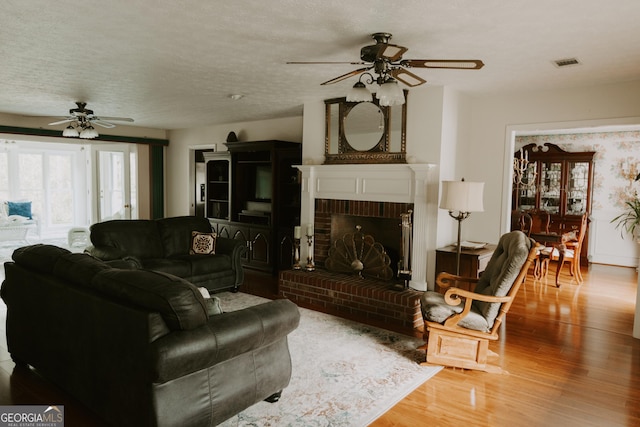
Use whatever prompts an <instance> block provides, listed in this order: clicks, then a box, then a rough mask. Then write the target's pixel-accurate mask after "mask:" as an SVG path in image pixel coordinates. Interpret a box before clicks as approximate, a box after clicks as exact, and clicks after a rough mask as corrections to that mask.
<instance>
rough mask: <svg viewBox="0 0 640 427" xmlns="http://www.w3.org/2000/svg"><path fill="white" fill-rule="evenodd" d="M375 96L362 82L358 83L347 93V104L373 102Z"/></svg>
mask: <svg viewBox="0 0 640 427" xmlns="http://www.w3.org/2000/svg"><path fill="white" fill-rule="evenodd" d="M371 101H373V95H372V94H371V92H369V89H367V87H366V86H365V84H364V83H362V82H360V81H359V82H357V83H356V84H354V85H353V87H352V88H351V90H350V91H349V92H348V93H347V102H371Z"/></svg>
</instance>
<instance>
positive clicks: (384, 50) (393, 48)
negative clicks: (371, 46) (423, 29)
mask: <svg viewBox="0 0 640 427" xmlns="http://www.w3.org/2000/svg"><path fill="white" fill-rule="evenodd" d="M407 50H408V49H407V48H406V47H404V46H398V45H396V44H384V45H381V49H380V51H378V58H385V59H388V60H389V61H391V62H393V61H397V60H398V59H400V58H402V55H403V54H404V53H405V52H406V51H407Z"/></svg>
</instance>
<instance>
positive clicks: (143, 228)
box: [86, 216, 247, 292]
mask: <svg viewBox="0 0 640 427" xmlns="http://www.w3.org/2000/svg"><path fill="white" fill-rule="evenodd" d="M192 231H198V232H202V233H210V232H211V231H212V230H211V223H210V222H209V220H208V219H206V218H203V217H196V216H180V217H171V218H162V219H156V220H143V219H140V220H111V221H104V222H99V223H96V224H93V225H91V227H90V238H91V244H92V246H90V247H89V248H87V249H86V252H88V253H89V254H91V255H93V256H94V257H96V258H99V259H101V260H103V261H107V262H108V263H110V264H111V265H113V266H115V267H121V268H122V267H124V268H139V269H146V270H155V271H162V272H165V273H170V274H173V275H175V276H178V277H182V278H183V279H186V280H188V281H189V282H191V283H193V284H194V285H196V286H201V287H205V288H207V289H208V290H209V291H210V292H218V291H221V290H225V289H233V290H234V291H237V290H238V287H239V286H240V285H241V284H242V281H243V279H244V272H243V269H242V256H243V254H244V252H245V251H246V249H247V248H246V246H245V245H244V244H243V242H240V241H238V240H233V239H227V238H223V237H218V238H217V239H216V244H215V255H200V254H196V255H191V254H190V253H189V249H190V248H191V232H192Z"/></svg>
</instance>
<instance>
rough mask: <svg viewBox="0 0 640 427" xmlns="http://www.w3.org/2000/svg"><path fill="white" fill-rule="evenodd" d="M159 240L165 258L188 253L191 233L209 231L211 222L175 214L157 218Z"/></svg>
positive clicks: (202, 218) (205, 219)
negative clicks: (174, 215) (169, 216)
mask: <svg viewBox="0 0 640 427" xmlns="http://www.w3.org/2000/svg"><path fill="white" fill-rule="evenodd" d="M155 222H156V223H157V224H158V231H159V234H160V240H161V242H162V245H163V247H164V256H165V257H167V258H171V257H175V256H181V255H188V254H189V249H190V248H191V233H192V232H193V231H199V232H201V233H211V232H212V231H213V230H212V229H211V223H210V222H209V220H208V219H207V218H204V217H199V216H177V217H171V218H162V219H157V220H155Z"/></svg>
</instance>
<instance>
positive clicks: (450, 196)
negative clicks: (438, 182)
mask: <svg viewBox="0 0 640 427" xmlns="http://www.w3.org/2000/svg"><path fill="white" fill-rule="evenodd" d="M483 191H484V182H467V181H465V180H464V178H462V180H461V181H442V197H441V198H440V209H446V210H448V211H449V216H451V218H453V219H455V220H457V221H458V245H457V250H456V275H458V276H459V275H460V249H461V248H460V231H461V225H462V221H463V220H464V219H466V218H468V217H469V214H470V213H471V212H482V211H484V206H483V205H482V193H483ZM454 212H457V213H456V214H454Z"/></svg>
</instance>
